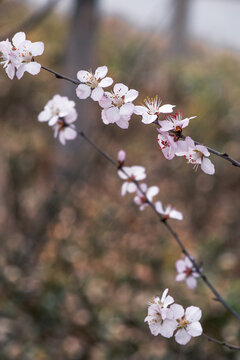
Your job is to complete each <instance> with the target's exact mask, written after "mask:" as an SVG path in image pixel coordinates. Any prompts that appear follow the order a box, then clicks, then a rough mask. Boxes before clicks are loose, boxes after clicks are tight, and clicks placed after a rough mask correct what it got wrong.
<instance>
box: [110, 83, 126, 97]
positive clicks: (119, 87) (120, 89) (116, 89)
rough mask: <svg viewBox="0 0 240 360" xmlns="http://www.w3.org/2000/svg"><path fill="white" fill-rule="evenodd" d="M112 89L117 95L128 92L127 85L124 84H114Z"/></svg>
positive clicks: (120, 95)
mask: <svg viewBox="0 0 240 360" xmlns="http://www.w3.org/2000/svg"><path fill="white" fill-rule="evenodd" d="M113 91H114V93H115V94H117V95H118V96H119V97H122V96H124V95H125V94H126V93H127V92H128V87H127V86H126V85H124V84H121V83H120V84H115V85H114V88H113Z"/></svg>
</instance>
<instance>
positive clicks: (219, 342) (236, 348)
mask: <svg viewBox="0 0 240 360" xmlns="http://www.w3.org/2000/svg"><path fill="white" fill-rule="evenodd" d="M203 336H205V338H206V339H208V341H211V342H214V343H216V344H219V345H222V346H225V347H227V348H228V349H230V350H240V346H237V345H232V344H229V343H227V342H225V341H221V340H217V339H215V338H213V337H211V336H208V335H207V334H205V333H203Z"/></svg>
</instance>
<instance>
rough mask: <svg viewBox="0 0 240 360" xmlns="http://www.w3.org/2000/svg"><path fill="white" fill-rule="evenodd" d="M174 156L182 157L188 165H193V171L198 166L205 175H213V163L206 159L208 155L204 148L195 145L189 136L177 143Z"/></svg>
mask: <svg viewBox="0 0 240 360" xmlns="http://www.w3.org/2000/svg"><path fill="white" fill-rule="evenodd" d="M176 155H177V156H184V157H185V159H186V160H187V162H188V163H189V164H194V168H195V169H197V168H198V166H199V165H200V166H201V169H202V171H204V172H205V173H206V174H209V175H213V174H214V173H215V168H214V165H213V163H212V162H211V161H210V160H209V159H208V158H207V157H208V156H210V153H209V151H208V149H207V148H206V146H204V145H195V143H194V141H193V140H192V139H191V138H190V137H189V136H187V137H186V139H185V141H178V149H177V152H176Z"/></svg>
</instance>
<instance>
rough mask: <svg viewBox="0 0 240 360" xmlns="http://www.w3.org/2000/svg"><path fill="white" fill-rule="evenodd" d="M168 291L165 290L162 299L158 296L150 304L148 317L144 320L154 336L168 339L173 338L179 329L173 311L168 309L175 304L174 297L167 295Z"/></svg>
mask: <svg viewBox="0 0 240 360" xmlns="http://www.w3.org/2000/svg"><path fill="white" fill-rule="evenodd" d="M167 293H168V289H165V290H164V292H163V295H162V297H161V298H160V297H159V296H156V297H155V298H154V300H153V301H152V302H150V303H149V307H148V315H147V316H146V318H145V319H144V321H145V322H148V325H149V328H150V331H151V333H152V334H153V335H154V336H157V335H159V334H160V335H162V336H164V337H166V338H170V337H171V336H173V333H174V331H175V330H176V328H177V325H178V323H177V321H176V320H175V319H174V313H173V311H172V310H171V309H170V308H168V306H169V305H171V304H172V303H173V302H174V299H173V298H172V296H170V295H167Z"/></svg>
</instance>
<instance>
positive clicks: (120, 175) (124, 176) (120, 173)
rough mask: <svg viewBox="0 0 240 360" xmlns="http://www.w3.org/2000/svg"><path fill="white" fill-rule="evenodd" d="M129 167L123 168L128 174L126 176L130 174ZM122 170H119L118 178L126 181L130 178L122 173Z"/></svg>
mask: <svg viewBox="0 0 240 360" xmlns="http://www.w3.org/2000/svg"><path fill="white" fill-rule="evenodd" d="M129 169H130V168H129V167H128V166H123V167H122V170H124V172H126V174H129ZM122 170H121V169H120V170H118V176H119V177H120V178H121V179H122V180H126V179H127V178H128V176H127V175H126V174H125V173H124V172H123V171H122Z"/></svg>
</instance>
